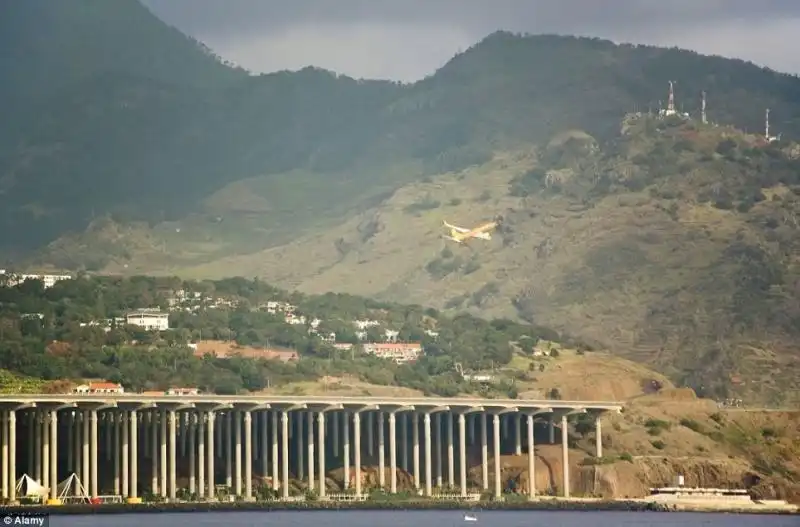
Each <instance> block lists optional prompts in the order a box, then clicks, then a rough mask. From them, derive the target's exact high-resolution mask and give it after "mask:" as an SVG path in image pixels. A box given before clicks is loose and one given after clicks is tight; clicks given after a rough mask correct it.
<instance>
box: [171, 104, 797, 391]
mask: <svg viewBox="0 0 800 527" xmlns="http://www.w3.org/2000/svg"><path fill="white" fill-rule="evenodd" d="M621 130H622V133H621V134H619V135H618V137H617V138H615V139H613V140H610V141H608V142H606V143H605V144H603V145H601V144H599V143H598V142H597V141H596V140H595V139H594V138H593V137H592V136H590V135H588V134H586V133H585V132H582V131H571V132H568V133H564V134H558V135H557V136H555V137H554V138H553V139H552V140H551V141H550V142H548V143H547V144H546V145H545V146H543V147H541V148H538V149H534V150H533V151H532V150H531V148H527V149H525V150H520V151H512V152H507V153H505V154H500V155H498V156H497V157H496V158H495V159H494V160H493V161H492V162H490V163H487V164H485V165H482V166H479V167H473V168H471V169H468V170H466V171H463V172H456V173H452V174H448V175H443V176H440V177H437V178H433V179H432V180H430V181H427V182H419V183H414V184H410V185H407V186H405V187H403V188H401V189H400V190H398V191H397V192H396V193H394V195H393V196H392V197H391V198H390V199H387V200H386V201H385V202H383V203H381V204H380V205H379V206H377V207H375V208H373V209H370V210H368V211H366V212H365V213H363V214H360V215H358V216H356V217H354V218H352V219H351V220H349V221H347V222H345V223H343V224H341V225H339V226H337V227H334V228H331V229H326V230H323V231H320V232H316V233H312V234H309V235H307V236H304V237H300V238H298V239H297V240H295V241H293V242H292V243H289V244H286V245H283V246H280V247H276V248H272V249H268V250H265V251H261V252H258V253H256V254H253V255H232V256H229V257H227V258H223V259H220V260H218V261H215V262H211V263H208V264H205V265H201V266H196V267H193V268H189V269H185V270H184V271H182V272H183V273H184V274H191V275H195V276H226V275H229V274H231V273H238V274H242V275H245V276H261V277H264V278H266V279H267V280H269V281H271V282H274V283H277V284H279V285H281V286H284V287H296V288H299V289H300V290H302V291H307V292H322V291H328V290H338V291H345V292H350V293H355V294H366V295H379V296H380V297H383V298H387V299H399V300H402V301H409V302H415V303H421V304H423V305H433V306H435V307H437V308H441V309H449V310H456V311H458V310H467V311H469V312H472V313H475V314H482V315H491V316H505V317H520V318H522V319H525V320H528V321H534V322H536V323H539V324H543V325H547V326H551V327H555V328H558V329H559V330H560V331H564V332H567V333H570V334H574V335H576V336H578V337H580V338H582V339H584V340H586V341H589V342H593V343H595V344H596V345H597V346H600V347H605V348H610V349H611V350H613V351H614V352H616V353H619V354H621V355H622V356H624V357H626V358H630V359H634V360H636V361H639V362H643V363H646V364H648V365H651V366H653V367H655V368H657V369H658V370H660V371H661V372H663V373H665V374H668V375H669V376H671V377H672V378H673V379H674V380H675V381H676V382H678V383H680V384H688V385H690V386H692V387H693V388H695V389H696V390H697V391H698V392H700V393H704V394H708V395H713V396H715V397H741V398H744V399H745V400H747V401H748V404H750V403H753V402H755V401H759V402H762V403H769V404H777V403H780V402H794V403H795V404H796V403H797V402H798V401H800V385H798V383H797V379H798V378H800V377H798V374H800V353H798V347H797V339H798V336H800V326H798V320H800V289H798V285H799V284H800V259H798V255H800V237H799V236H798V235H797V228H798V223H797V222H798V218H799V217H800V146H799V145H797V144H796V143H772V144H766V143H765V142H764V141H763V138H760V137H758V136H754V135H747V134H744V133H742V132H740V131H738V130H736V129H734V128H730V127H723V126H714V125H704V124H702V123H699V122H697V121H683V120H681V119H660V118H656V117H651V116H646V115H644V116H630V117H628V118H627V119H626V120H625V121H624V122H623V124H622V126H621ZM497 215H500V216H502V217H503V223H502V225H501V228H500V230H499V232H498V233H497V234H496V235H495V236H494V238H493V239H492V240H491V241H481V240H476V241H474V242H472V243H469V244H467V245H466V246H458V245H455V244H452V243H450V242H446V241H445V240H442V238H441V234H442V233H443V231H442V221H443V220H447V221H449V222H452V223H456V224H461V225H464V226H467V227H468V226H471V225H476V224H478V223H479V222H481V221H484V220H489V219H491V218H493V217H495V216H497Z"/></svg>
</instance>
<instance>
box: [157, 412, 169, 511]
mask: <svg viewBox="0 0 800 527" xmlns="http://www.w3.org/2000/svg"><path fill="white" fill-rule="evenodd" d="M159 425H160V427H161V445H160V446H161V449H160V450H161V456H160V457H161V459H160V460H159V462H158V464H159V465H160V467H159V468H160V469H161V483H159V487H160V490H161V496H162V497H164V498H166V497H167V496H168V495H169V489H167V463H168V461H167V412H166V410H161V412H160V413H159Z"/></svg>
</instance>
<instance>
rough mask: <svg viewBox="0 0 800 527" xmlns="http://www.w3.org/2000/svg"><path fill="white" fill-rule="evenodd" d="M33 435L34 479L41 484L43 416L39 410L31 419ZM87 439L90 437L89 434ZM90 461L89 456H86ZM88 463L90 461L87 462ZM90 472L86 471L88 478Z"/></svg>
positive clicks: (35, 411)
mask: <svg viewBox="0 0 800 527" xmlns="http://www.w3.org/2000/svg"><path fill="white" fill-rule="evenodd" d="M86 426H89V421H86ZM31 433H32V435H33V460H34V461H33V467H34V468H33V479H35V480H36V481H38V482H39V483H43V479H44V478H43V477H42V448H43V445H42V414H41V412H40V411H39V410H38V409H37V410H34V411H33V418H32V419H31ZM86 437H89V436H88V434H87V436H86ZM86 459H87V460H88V459H89V456H88V455H87V456H86ZM87 462H88V461H87ZM88 473H89V471H88V470H87V471H86V474H87V476H86V477H88Z"/></svg>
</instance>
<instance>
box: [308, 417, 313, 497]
mask: <svg viewBox="0 0 800 527" xmlns="http://www.w3.org/2000/svg"><path fill="white" fill-rule="evenodd" d="M307 415H308V417H307V419H308V421H307V422H306V426H307V430H306V442H307V443H308V490H311V491H313V490H314V412H311V411H309V412H308V414H307Z"/></svg>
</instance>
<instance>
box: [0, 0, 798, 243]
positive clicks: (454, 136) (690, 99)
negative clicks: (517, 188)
mask: <svg viewBox="0 0 800 527" xmlns="http://www.w3.org/2000/svg"><path fill="white" fill-rule="evenodd" d="M0 46H2V48H3V49H6V50H10V53H5V54H3V57H0V72H2V73H4V75H3V78H8V79H9V80H10V82H7V83H4V84H3V86H2V87H0V98H2V99H3V100H6V101H12V103H11V104H9V105H7V108H10V109H11V110H12V111H11V113H9V114H7V115H6V116H5V122H6V123H8V126H5V127H3V130H2V131H0V191H1V192H0V228H1V229H2V230H3V232H4V233H6V235H5V236H3V239H2V242H0V243H2V247H0V250H2V249H5V250H11V249H12V248H14V249H21V248H30V247H36V246H40V245H41V244H42V243H44V242H47V241H50V240H52V239H54V238H56V237H58V236H59V235H61V234H63V233H64V232H65V231H68V230H82V229H83V228H84V227H85V226H86V225H87V224H88V223H89V222H90V221H91V220H92V219H93V218H96V217H99V216H103V215H106V214H111V215H113V216H114V217H115V218H117V219H121V220H126V221H127V220H131V219H140V220H144V221H147V222H149V223H150V224H151V225H152V224H156V223H159V222H160V221H162V220H165V219H170V218H181V217H183V216H184V215H186V214H188V213H190V212H195V213H198V214H199V215H200V217H201V219H203V218H204V219H206V220H212V221H208V222H207V223H206V224H204V228H202V229H200V230H203V231H204V230H209V231H213V232H215V233H216V230H219V227H218V226H216V225H217V223H218V222H217V223H215V222H214V221H213V220H215V218H218V217H222V218H223V219H224V223H225V224H226V225H236V226H237V229H238V230H239V231H241V232H244V231H246V230H249V231H248V232H254V231H255V232H258V233H259V235H258V236H256V237H255V238H257V239H258V240H264V241H263V242H259V243H264V244H266V243H269V242H270V241H274V239H275V237H276V236H277V235H278V234H277V233H276V232H273V230H270V229H271V227H270V228H267V227H265V226H267V225H269V226H272V225H275V224H287V225H290V226H292V227H294V228H298V229H299V228H303V227H307V226H308V224H309V223H310V222H312V220H320V219H323V218H327V217H329V216H335V215H342V214H346V213H347V212H352V211H353V210H357V209H358V208H359V207H364V206H365V205H366V204H367V203H370V200H374V199H377V197H378V196H380V195H381V193H382V192H385V191H386V189H387V188H391V187H393V186H398V185H400V184H402V183H405V182H407V181H409V180H413V179H414V178H417V177H420V176H421V175H423V174H425V173H438V172H442V171H448V170H454V169H459V168H463V167H466V166H469V165H472V164H478V163H482V162H484V161H486V160H487V159H489V158H490V157H491V155H492V154H493V152H494V151H496V150H498V149H503V148H505V147H510V146H518V145H524V144H529V143H531V142H537V141H542V140H545V139H546V138H548V137H550V136H551V135H552V134H553V133H556V132H559V131H562V130H564V129H568V128H573V127H578V128H581V129H585V130H587V131H588V132H589V133H591V134H593V135H595V136H597V137H598V138H599V139H601V140H602V139H603V138H606V137H609V136H610V135H614V134H615V133H616V127H617V122H618V119H619V116H620V115H622V114H623V113H625V112H627V111H630V110H631V109H633V108H635V107H639V108H645V107H646V106H647V105H648V104H650V105H653V106H655V105H656V104H657V103H656V101H658V100H661V99H663V98H664V96H665V92H666V87H667V80H668V79H673V80H677V81H678V86H679V93H678V98H679V102H680V104H681V105H682V106H683V109H684V110H686V111H694V110H695V109H696V107H697V106H698V104H699V101H698V100H697V99H698V97H697V94H698V93H699V92H700V90H707V91H708V92H709V93H710V94H712V97H713V104H712V105H711V108H713V113H712V116H711V117H712V118H713V119H714V120H716V121H718V122H723V123H734V124H738V125H741V126H746V127H748V128H751V129H752V128H756V127H760V124H761V121H762V116H763V108H764V107H765V106H767V105H769V106H770V107H771V108H772V109H773V116H774V121H775V126H776V127H777V128H779V129H780V130H781V131H782V132H783V133H784V136H785V137H791V136H797V135H798V134H800V124H798V122H796V121H790V120H788V118H787V117H785V116H789V115H796V114H797V113H798V108H799V105H800V103H798V101H800V81H798V79H797V78H795V77H790V76H785V75H780V74H777V73H774V72H771V71H768V70H765V69H760V68H757V67H755V66H754V65H752V64H745V63H743V62H741V61H735V60H727V59H721V58H715V57H704V56H700V55H697V54H695V53H690V52H686V51H680V50H675V49H671V50H666V49H658V48H652V47H645V46H615V45H614V44H612V43H610V42H607V41H601V40H597V39H578V38H571V37H556V36H531V37H523V36H517V35H512V34H509V33H503V32H501V33H496V34H493V35H490V36H489V37H487V38H486V39H485V40H483V41H482V42H480V43H479V44H477V45H475V46H474V47H472V48H470V49H469V50H467V51H466V52H464V53H463V54H460V55H458V56H456V57H455V58H453V59H452V60H451V61H450V62H449V63H448V64H446V65H445V66H444V67H442V68H441V69H440V70H439V71H438V72H436V74H435V75H433V76H431V77H429V78H427V79H425V80H423V81H420V82H418V83H415V84H412V85H398V84H396V83H391V82H378V81H356V80H353V79H350V78H347V77H343V76H338V75H336V74H334V73H330V72H326V71H320V70H316V69H310V68H309V69H304V70H302V71H298V72H293V73H287V72H283V73H276V74H270V75H261V76H248V75H245V74H244V73H243V72H241V71H239V70H235V69H233V68H230V67H227V66H225V65H224V64H222V63H220V62H219V61H218V60H217V59H216V58H215V57H214V56H213V55H212V54H211V53H210V52H209V51H208V50H206V49H204V48H203V47H202V46H200V45H198V44H197V43H196V42H194V41H193V40H191V39H190V38H187V37H184V36H183V35H181V34H180V33H178V32H177V31H176V30H175V29H173V28H170V27H168V26H166V25H165V24H163V23H162V22H160V21H159V20H157V19H156V18H155V17H153V16H152V15H151V14H150V13H149V12H148V11H147V10H146V9H145V8H143V7H142V6H141V5H140V4H139V3H138V2H137V1H136V0H120V1H115V2H99V1H97V0H79V1H77V2H73V3H70V5H69V8H67V7H65V6H62V5H61V3H59V2H46V1H44V0H33V1H26V2H13V3H10V4H9V5H8V6H6V7H5V9H4V13H3V17H2V20H0ZM254 177H255V178H261V179H260V180H259V181H258V182H257V183H256V182H250V183H248V185H249V186H248V187H247V188H248V191H246V193H247V194H248V195H249V196H252V195H255V196H257V197H258V198H259V199H260V200H262V201H263V206H262V205H259V206H256V207H255V208H253V207H250V206H242V205H241V203H239V201H237V200H234V201H236V202H237V203H236V206H235V207H234V206H230V207H229V206H227V205H222V206H210V205H208V204H207V203H203V204H201V203H200V202H201V200H202V199H203V198H205V197H207V196H208V195H209V194H210V193H212V192H214V191H216V190H218V189H220V188H222V187H224V186H225V185H227V184H229V183H231V182H235V181H241V180H244V179H245V178H254ZM282 185H283V186H285V185H289V186H291V189H290V190H289V191H287V193H283V192H282V191H280V190H278V189H279V188H281V186H282ZM339 187H341V188H342V190H341V191H340V192H338V193H336V194H331V193H330V192H335V191H336V189H337V188H339ZM45 188H46V189H48V191H47V192H45V193H43V192H42V191H41V189H45ZM297 207H302V208H303V209H304V214H303V215H302V216H303V217H302V218H301V219H298V214H297V210H296V209H297ZM281 220H289V221H281ZM301 220H302V221H301ZM22 225H24V226H25V229H24V230H23V229H20V226H22ZM245 227H246V228H245ZM214 229H216V230H214ZM237 229H233V230H237ZM259 229H263V230H265V231H266V232H261V231H259ZM216 234H219V238H220V239H228V240H229V239H230V236H229V237H228V238H226V237H225V236H223V235H222V234H221V233H216ZM209 236H210V235H209ZM198 237H199V238H200V239H204V238H203V235H202V233H201V234H199V235H198ZM242 237H243V238H247V242H248V243H247V248H248V249H249V250H253V249H255V248H254V247H253V246H252V245H253V236H249V237H247V236H244V235H243V236H242ZM215 240H216V238H215ZM226 243H230V242H226ZM237 249H238V250H245V249H244V248H243V247H238V248H237Z"/></svg>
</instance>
